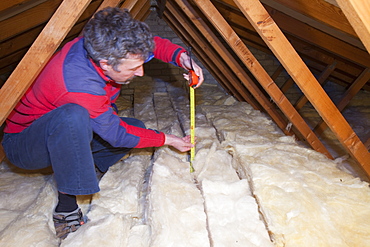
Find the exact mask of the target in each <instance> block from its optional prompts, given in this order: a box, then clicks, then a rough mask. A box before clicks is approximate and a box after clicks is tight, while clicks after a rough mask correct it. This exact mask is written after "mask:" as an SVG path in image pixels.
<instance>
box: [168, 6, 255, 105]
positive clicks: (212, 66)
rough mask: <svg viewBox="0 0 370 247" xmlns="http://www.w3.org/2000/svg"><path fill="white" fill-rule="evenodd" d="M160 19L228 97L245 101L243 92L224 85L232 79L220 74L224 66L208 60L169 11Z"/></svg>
mask: <svg viewBox="0 0 370 247" xmlns="http://www.w3.org/2000/svg"><path fill="white" fill-rule="evenodd" d="M165 9H166V8H165ZM162 18H163V19H164V20H165V22H166V23H167V24H168V25H169V26H170V27H171V28H172V30H174V32H175V33H176V34H177V36H178V37H180V39H181V40H183V41H184V43H185V44H187V45H188V46H192V47H193V53H194V54H195V56H196V57H197V58H198V59H199V60H200V61H201V63H202V64H203V65H204V66H206V68H207V69H208V71H209V72H210V73H211V74H212V76H213V77H214V78H215V79H216V80H217V81H218V82H219V83H220V85H221V86H222V87H223V88H224V90H225V91H226V92H228V93H229V94H230V95H233V96H234V97H235V98H236V99H238V100H239V101H245V99H244V98H243V97H242V96H241V94H240V93H243V92H244V90H243V91H241V92H238V91H237V90H236V89H235V88H233V87H232V86H231V84H230V83H225V82H227V81H228V82H229V81H230V80H233V79H230V78H229V77H226V76H225V75H228V73H222V72H221V70H224V69H227V68H226V66H224V65H220V63H218V62H221V59H216V60H213V59H210V57H208V56H207V54H206V51H204V50H203V49H201V48H200V45H199V43H198V42H196V41H195V40H194V39H193V38H192V37H190V35H188V34H187V33H186V31H184V29H183V28H182V27H180V25H179V22H178V20H177V19H175V17H173V16H172V13H170V11H166V12H164V10H163V13H162ZM190 39H191V40H190ZM198 51H199V52H198ZM248 99H251V98H250V97H248ZM251 100H252V99H251ZM247 102H248V100H247Z"/></svg>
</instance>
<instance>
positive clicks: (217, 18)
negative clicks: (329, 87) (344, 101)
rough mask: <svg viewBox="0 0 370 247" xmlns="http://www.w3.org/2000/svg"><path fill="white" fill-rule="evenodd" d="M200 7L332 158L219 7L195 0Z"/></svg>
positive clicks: (313, 141)
mask: <svg viewBox="0 0 370 247" xmlns="http://www.w3.org/2000/svg"><path fill="white" fill-rule="evenodd" d="M194 2H195V3H196V4H197V6H198V8H199V9H200V10H201V11H202V12H203V14H204V15H205V16H207V18H208V19H209V20H210V22H212V24H213V25H214V27H215V28H216V29H217V30H218V31H219V33H220V34H221V35H222V36H223V38H224V39H225V40H226V42H227V43H228V44H229V45H230V47H231V48H232V49H233V50H234V51H235V53H236V54H237V55H238V56H239V58H240V59H241V61H242V62H243V63H244V65H245V66H247V68H248V69H249V70H250V72H251V73H252V74H253V75H254V76H255V78H256V79H257V80H258V81H259V83H260V84H261V86H263V87H264V89H265V90H266V92H267V93H268V94H269V95H270V96H271V98H272V99H273V100H274V102H275V103H276V105H277V106H279V108H280V109H281V110H282V111H283V112H284V114H285V116H286V117H287V118H288V119H289V121H290V122H291V123H292V124H293V125H294V127H295V128H296V129H297V130H298V131H299V132H300V133H301V134H302V136H303V137H304V138H306V140H307V142H308V144H309V145H310V146H311V147H312V148H313V149H315V150H317V151H319V152H321V153H323V154H325V155H326V156H327V157H329V158H332V156H331V154H330V153H329V151H328V150H327V149H326V148H325V146H324V145H323V144H322V143H321V141H320V140H319V139H318V138H317V136H316V135H315V134H314V133H313V131H312V130H311V129H310V128H309V126H308V125H307V123H306V122H305V121H304V120H303V118H302V117H301V116H300V115H299V113H298V112H297V111H296V110H295V108H294V107H293V106H292V104H291V103H290V102H289V100H288V99H287V98H286V97H285V95H284V94H283V93H282V92H281V91H280V89H279V87H278V86H277V85H276V84H275V83H274V81H273V80H272V79H271V77H270V76H269V75H268V74H267V72H266V71H265V70H264V69H263V67H262V66H261V64H260V63H259V62H258V60H257V59H256V58H255V57H254V56H253V54H252V53H251V52H250V51H249V49H248V48H247V47H246V45H245V44H244V43H243V42H242V40H241V39H240V38H239V37H238V36H237V34H236V33H235V31H234V30H233V29H232V28H231V27H230V26H229V24H228V23H227V22H226V21H225V19H224V18H223V17H222V16H221V14H220V13H219V12H218V11H217V9H216V8H215V7H214V6H213V4H212V3H211V2H210V1H209V0H195V1H194ZM287 54H288V53H287Z"/></svg>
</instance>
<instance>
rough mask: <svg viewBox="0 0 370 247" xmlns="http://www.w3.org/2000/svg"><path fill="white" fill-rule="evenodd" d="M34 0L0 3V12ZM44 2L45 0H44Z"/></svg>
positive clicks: (11, 0)
mask: <svg viewBox="0 0 370 247" xmlns="http://www.w3.org/2000/svg"><path fill="white" fill-rule="evenodd" d="M32 1H34V0H28V1H27V0H7V1H4V0H2V1H0V11H3V10H6V9H9V8H16V7H17V6H20V5H23V4H27V3H28V2H32ZM44 1H45V0H44Z"/></svg>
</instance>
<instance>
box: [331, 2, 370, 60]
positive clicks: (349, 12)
mask: <svg viewBox="0 0 370 247" xmlns="http://www.w3.org/2000/svg"><path fill="white" fill-rule="evenodd" d="M336 1H337V3H338V4H339V6H340V8H341V9H342V11H343V12H344V14H345V15H346V17H347V19H348V20H349V22H350V23H351V25H352V27H353V28H354V29H355V31H356V33H357V35H358V36H359V38H360V39H361V41H362V43H363V44H364V45H365V47H366V49H367V51H368V52H369V53H370V16H369V10H370V2H369V1H368V0H336Z"/></svg>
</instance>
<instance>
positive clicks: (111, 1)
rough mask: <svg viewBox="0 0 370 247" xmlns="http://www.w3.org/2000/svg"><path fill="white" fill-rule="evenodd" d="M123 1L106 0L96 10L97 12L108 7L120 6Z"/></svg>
mask: <svg viewBox="0 0 370 247" xmlns="http://www.w3.org/2000/svg"><path fill="white" fill-rule="evenodd" d="M121 2H122V0H104V1H103V2H102V3H101V4H100V6H99V8H98V9H97V10H96V12H98V11H99V10H102V9H104V8H106V7H116V6H118V5H119V4H120V3H121Z"/></svg>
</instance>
